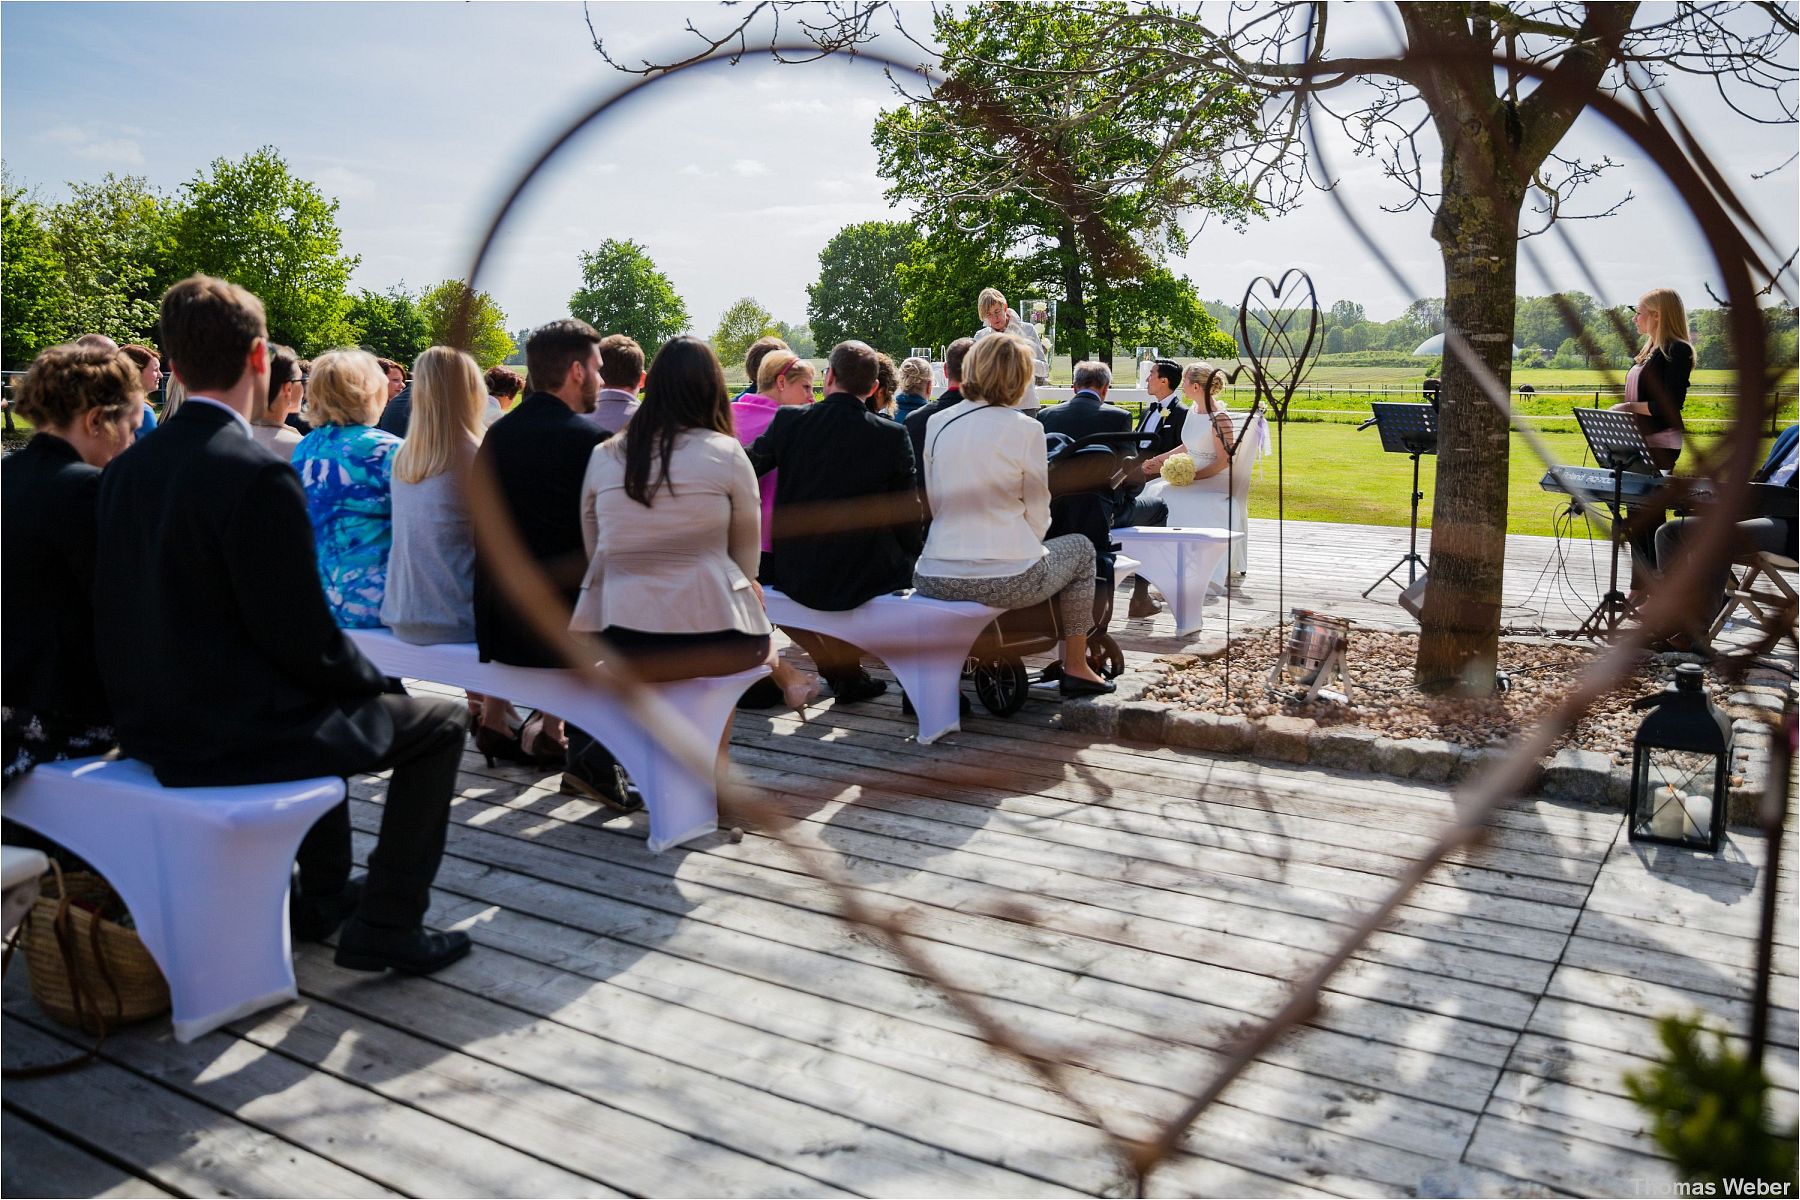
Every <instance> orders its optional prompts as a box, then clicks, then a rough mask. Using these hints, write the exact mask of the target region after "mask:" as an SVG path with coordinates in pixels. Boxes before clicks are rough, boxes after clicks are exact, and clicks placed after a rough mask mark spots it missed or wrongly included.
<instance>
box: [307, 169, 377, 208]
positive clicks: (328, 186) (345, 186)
mask: <svg viewBox="0 0 1800 1200" xmlns="http://www.w3.org/2000/svg"><path fill="white" fill-rule="evenodd" d="M313 182H314V183H316V184H318V185H319V188H320V190H321V191H323V192H324V193H325V194H326V195H327V196H335V197H336V198H337V199H339V200H353V199H356V198H358V197H362V196H372V195H374V194H375V191H376V186H375V181H374V180H373V179H370V178H369V177H368V176H367V175H363V174H359V173H358V172H356V171H352V170H351V169H350V168H349V167H344V166H335V167H326V168H325V169H324V170H322V171H315V172H313Z"/></svg>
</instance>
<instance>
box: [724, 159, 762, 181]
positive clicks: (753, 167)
mask: <svg viewBox="0 0 1800 1200" xmlns="http://www.w3.org/2000/svg"><path fill="white" fill-rule="evenodd" d="M731 171H732V174H734V175H741V176H742V177H743V178H745V179H754V178H756V177H757V176H758V175H767V174H768V173H769V167H768V164H767V163H764V162H761V161H759V160H757V159H754V158H738V159H733V160H732V163H731Z"/></svg>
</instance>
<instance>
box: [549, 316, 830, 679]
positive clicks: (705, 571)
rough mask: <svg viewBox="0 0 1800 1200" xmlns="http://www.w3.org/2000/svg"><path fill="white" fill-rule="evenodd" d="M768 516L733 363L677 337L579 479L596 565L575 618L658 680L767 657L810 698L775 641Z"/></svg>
mask: <svg viewBox="0 0 1800 1200" xmlns="http://www.w3.org/2000/svg"><path fill="white" fill-rule="evenodd" d="M761 526H762V502H761V498H760V497H759V495H758V494H757V489H756V475H755V474H754V472H752V471H751V469H750V460H749V459H748V458H746V457H745V455H744V450H743V447H742V446H741V445H739V443H738V440H737V438H736V436H735V435H734V434H733V432H732V421H731V397H730V393H729V392H727V391H726V390H725V372H724V370H723V368H721V367H720V366H719V360H718V358H717V357H715V356H714V354H713V351H712V347H710V346H708V345H707V344H706V343H705V342H703V341H700V340H699V339H697V338H691V337H678V338H673V339H671V340H670V341H668V342H666V343H664V344H663V347H662V349H661V350H659V351H657V354H656V358H655V359H654V360H653V361H652V362H651V364H650V372H649V378H648V380H647V382H646V387H645V395H644V401H643V406H642V407H641V408H639V409H638V411H637V414H636V415H635V416H633V417H632V419H631V423H630V424H629V425H627V426H626V427H625V429H624V430H623V431H622V432H621V433H620V434H619V435H617V436H615V437H612V438H609V439H608V440H607V441H605V442H602V443H601V444H600V445H598V446H596V447H595V448H594V456H593V458H592V460H591V461H590V463H589V465H588V471H587V478H586V479H585V480H584V481H583V483H582V490H581V527H582V534H583V536H584V539H585V540H586V543H587V549H588V556H589V563H588V570H587V576H586V578H585V579H583V581H582V585H581V595H580V597H579V599H577V601H576V603H575V613H574V617H573V618H572V619H571V620H570V622H569V627H570V628H571V629H577V630H583V631H588V632H597V633H599V634H601V635H602V636H603V637H605V638H606V639H607V641H608V642H610V643H611V644H612V645H613V646H614V647H615V648H616V649H617V650H618V652H619V654H620V655H621V656H622V657H623V658H625V659H626V660H627V661H629V662H630V663H631V665H632V666H633V668H634V669H635V670H636V671H637V672H638V674H639V675H641V676H642V677H643V678H645V679H650V680H670V679H691V678H695V677H698V676H702V675H729V674H734V673H736V672H738V671H746V670H749V669H751V668H752V667H755V666H758V665H760V664H763V663H767V664H768V665H769V667H770V668H771V670H772V671H773V672H774V673H775V680H776V682H777V683H778V684H780V685H781V687H782V691H783V695H784V696H785V697H786V699H787V701H788V703H789V704H791V705H793V706H794V707H795V708H799V707H802V706H804V705H805V703H806V702H807V701H808V700H810V699H811V698H812V697H813V696H814V695H816V694H817V691H818V681H817V680H816V679H814V678H812V677H810V676H807V675H805V674H804V673H802V672H800V671H797V670H794V669H793V668H791V667H785V666H784V665H783V664H782V663H781V661H780V658H779V656H778V655H776V653H775V651H774V649H773V648H772V645H771V641H770V635H771V634H772V633H773V631H774V628H773V626H771V625H770V624H769V618H768V615H767V614H766V613H765V612H764V611H763V605H762V589H761V587H759V586H758V584H757V582H756V572H757V568H758V563H759V560H760V558H761V553H762V546H761Z"/></svg>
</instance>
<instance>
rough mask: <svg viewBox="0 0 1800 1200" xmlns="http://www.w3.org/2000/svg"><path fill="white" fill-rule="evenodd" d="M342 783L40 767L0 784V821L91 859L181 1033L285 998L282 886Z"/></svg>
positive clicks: (87, 763) (109, 765)
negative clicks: (161, 778)
mask: <svg viewBox="0 0 1800 1200" xmlns="http://www.w3.org/2000/svg"><path fill="white" fill-rule="evenodd" d="M343 799H344V781H343V780H342V779H337V778H327V779H303V780H298V781H296V782H292V783H263V784H254V785H251V786H248V787H212V788H167V787H164V786H162V785H161V784H160V783H158V782H157V781H156V776H155V775H154V774H152V773H151V770H150V768H149V766H148V765H147V764H145V763H141V762H137V761H135V760H133V759H106V758H83V759H76V760H74V761H71V762H59V763H45V764H44V765H42V766H40V767H37V768H36V769H34V770H32V771H31V772H30V773H29V774H27V775H26V776H25V777H24V778H23V779H21V780H20V781H19V782H18V783H16V784H13V785H12V786H11V787H9V788H7V790H6V799H5V813H6V816H7V817H8V818H10V819H12V820H14V821H17V822H18V823H19V824H21V825H23V826H25V827H26V828H28V829H32V830H35V831H36V832H38V833H41V834H43V835H44V836H45V837H47V838H51V839H54V840H55V841H57V842H59V843H61V844H62V845H64V846H66V847H68V848H69V849H70V850H71V851H73V852H74V853H76V854H78V855H80V856H81V857H82V858H84V859H86V860H87V861H88V862H90V863H92V864H93V865H94V868H95V869H96V870H98V871H99V872H100V873H101V874H102V875H104V876H105V877H106V881H107V882H108V883H110V884H112V886H113V888H114V890H115V891H117V892H118V893H119V897H120V899H122V900H124V901H125V906H126V907H127V908H129V909H130V910H131V916H132V919H133V921H135V922H136V925H137V932H138V936H139V937H141V938H143V939H144V947H145V949H147V950H149V951H150V954H151V956H152V957H153V958H155V959H156V964H157V966H159V967H161V968H162V973H163V977H164V978H166V979H167V980H168V981H169V998H170V1001H171V1002H172V1007H173V1009H174V1011H173V1017H174V1023H175V1037H176V1038H177V1040H179V1041H183V1042H191V1041H193V1040H194V1039H195V1038H197V1037H200V1036H201V1035H203V1034H206V1033H210V1032H211V1031H212V1030H214V1029H217V1028H219V1026H221V1025H224V1024H226V1023H227V1022H229V1021H235V1020H237V1019H238V1018H239V1017H243V1016H248V1015H249V1014H251V1013H254V1012H257V1011H259V1010H261V1009H264V1008H267V1007H269V1006H270V1005H272V1004H281V1003H284V1002H285V1001H288V1000H292V999H293V998H294V997H295V996H297V995H298V994H299V993H298V991H297V990H296V988H295V986H294V964H293V953H292V947H291V946H290V944H289V940H288V881H289V877H290V876H291V874H292V872H293V866H294V854H295V852H296V851H298V850H299V848H300V840H301V839H302V838H303V837H305V836H306V831H307V830H308V829H310V828H312V825H313V822H314V821H316V820H318V819H319V817H320V816H322V815H323V814H324V813H326V812H328V811H330V809H331V808H332V806H334V805H336V804H339V803H341V802H342V801H343Z"/></svg>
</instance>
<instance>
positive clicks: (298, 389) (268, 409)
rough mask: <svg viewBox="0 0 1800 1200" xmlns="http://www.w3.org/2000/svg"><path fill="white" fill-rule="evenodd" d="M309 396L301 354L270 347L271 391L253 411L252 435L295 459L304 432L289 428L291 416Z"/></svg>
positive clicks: (273, 346)
mask: <svg viewBox="0 0 1800 1200" xmlns="http://www.w3.org/2000/svg"><path fill="white" fill-rule="evenodd" d="M305 396H306V377H305V375H304V373H303V372H302V370H301V367H300V356H299V355H298V354H295V353H294V352H293V350H291V349H289V348H288V347H286V346H276V345H271V346H270V347H269V392H268V395H267V397H266V398H265V399H264V400H263V403H261V404H259V405H257V406H256V410H255V411H254V412H252V413H251V414H250V436H251V437H253V438H255V439H256V440H257V441H259V442H261V443H262V444H263V445H265V446H267V447H268V448H269V449H270V450H273V451H274V452H275V453H276V454H278V455H279V456H281V457H282V458H293V457H294V447H296V446H298V445H299V444H300V433H299V431H298V430H296V429H291V428H289V427H288V424H287V419H288V417H289V416H290V415H291V414H293V413H297V412H299V411H300V402H301V400H303V399H304V398H305Z"/></svg>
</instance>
